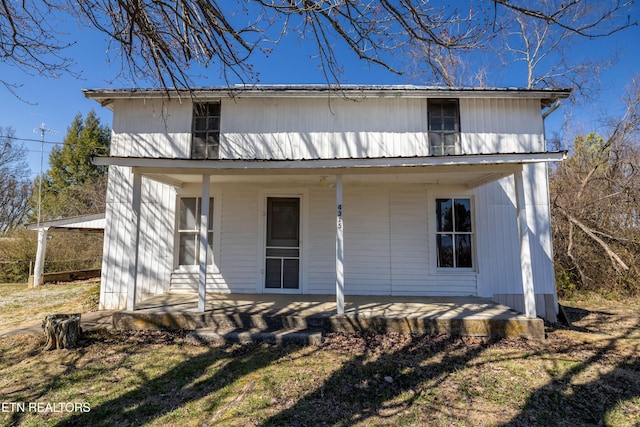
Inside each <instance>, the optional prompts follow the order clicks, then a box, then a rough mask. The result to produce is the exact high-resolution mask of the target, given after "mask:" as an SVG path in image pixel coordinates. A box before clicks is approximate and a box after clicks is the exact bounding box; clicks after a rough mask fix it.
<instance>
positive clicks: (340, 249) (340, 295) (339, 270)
mask: <svg viewBox="0 0 640 427" xmlns="http://www.w3.org/2000/svg"><path fill="white" fill-rule="evenodd" d="M343 225H344V224H343V222H342V175H336V306H337V313H338V314H344V230H343Z"/></svg>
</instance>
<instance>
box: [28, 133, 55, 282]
mask: <svg viewBox="0 0 640 427" xmlns="http://www.w3.org/2000/svg"><path fill="white" fill-rule="evenodd" d="M33 132H34V133H38V132H39V133H40V135H41V137H42V138H41V140H40V176H39V178H38V249H37V251H36V262H35V267H34V270H33V286H34V287H36V286H40V285H42V284H43V283H44V258H45V251H46V249H47V230H48V227H41V226H40V222H41V217H42V177H43V165H44V134H45V133H46V132H49V133H53V134H58V132H56V131H54V130H51V129H47V128H46V127H45V125H44V123H42V124H41V125H40V126H38V127H37V128H35V129H34V130H33Z"/></svg>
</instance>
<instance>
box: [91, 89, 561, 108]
mask: <svg viewBox="0 0 640 427" xmlns="http://www.w3.org/2000/svg"><path fill="white" fill-rule="evenodd" d="M570 92H571V89H527V88H515V87H503V88H486V87H441V86H415V85H339V86H338V85H320V84H306V85H230V86H211V87H198V88H193V89H191V90H176V89H159V88H146V89H145V88H123V89H84V90H83V93H84V95H85V97H87V98H90V99H94V100H96V101H98V102H100V103H102V104H103V105H108V104H109V103H110V102H111V101H113V100H115V99H131V98H141V99H142V98H147V99H148V98H178V99H181V98H188V99H191V98H193V99H207V98H220V97H230V98H253V97H259V98H260V97H283V98H287V97H290V98H294V97H298V98H313V97H327V96H332V95H335V96H337V97H345V98H356V99H358V98H368V97H375V98H385V97H405V98H406V97H409V98H427V97H451V98H464V97H467V98H534V99H540V100H542V103H543V104H544V105H547V104H550V103H552V102H554V101H555V100H557V99H560V98H567V97H568V96H569V94H570Z"/></svg>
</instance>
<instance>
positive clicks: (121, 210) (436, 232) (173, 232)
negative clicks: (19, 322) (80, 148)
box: [85, 85, 569, 321]
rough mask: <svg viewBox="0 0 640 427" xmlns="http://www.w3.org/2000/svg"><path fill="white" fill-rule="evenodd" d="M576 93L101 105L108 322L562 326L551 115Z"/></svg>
mask: <svg viewBox="0 0 640 427" xmlns="http://www.w3.org/2000/svg"><path fill="white" fill-rule="evenodd" d="M568 95H569V90H565V89H562V90H527V89H486V88H454V89H443V88H433V87H418V86H342V87H340V88H332V87H328V86H316V85H302V86H280V85H269V86H251V87H230V88H229V87H214V88H203V89H199V90H195V91H193V92H192V93H186V92H184V93H176V92H170V93H167V92H166V91H164V90H156V89H152V90H141V89H117V90H111V89H97V90H86V91H85V96H87V97H89V98H91V99H94V100H96V101H97V102H100V103H101V105H103V106H106V107H108V108H109V109H111V110H112V111H113V134H112V143H111V154H110V156H109V157H95V158H94V163H95V164H99V165H108V166H110V167H109V185H108V194H107V211H106V228H105V245H104V260H103V269H102V289H101V294H100V306H101V308H103V309H125V308H126V309H128V310H133V309H135V304H136V301H141V300H143V299H145V298H148V297H151V296H154V295H158V294H162V293H166V292H179V291H189V292H198V294H199V310H201V311H204V307H205V299H206V293H207V292H221V293H229V292H230V293H254V294H255V293H265V294H266V293H293V294H332V295H333V294H335V295H336V302H337V311H338V313H340V312H341V310H342V309H343V304H344V298H345V295H346V296H347V298H348V296H349V295H398V296H417V295H420V296H469V295H471V296H478V297H485V298H490V299H493V300H495V301H496V302H499V303H502V304H506V305H508V306H510V307H513V308H515V309H516V310H519V311H521V312H523V313H525V314H526V315H527V316H529V317H535V316H536V315H537V316H541V317H544V318H546V319H548V320H551V321H555V319H556V314H557V296H556V288H555V279H554V271H553V253H552V241H551V226H550V213H549V193H548V180H547V167H548V165H547V163H548V162H554V161H559V160H562V159H563V158H564V156H565V153H564V152H549V151H547V149H546V143H545V137H544V120H543V112H544V111H545V110H546V109H548V108H549V107H550V106H551V105H552V104H553V103H554V102H555V101H557V100H558V99H561V98H566V97H567V96H568Z"/></svg>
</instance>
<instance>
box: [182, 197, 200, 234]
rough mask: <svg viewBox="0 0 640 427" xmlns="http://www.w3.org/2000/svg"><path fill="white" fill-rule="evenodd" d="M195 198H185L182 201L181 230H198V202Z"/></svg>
mask: <svg viewBox="0 0 640 427" xmlns="http://www.w3.org/2000/svg"><path fill="white" fill-rule="evenodd" d="M196 200H197V199H196V198H195V197H183V198H182V199H180V224H179V225H178V228H179V229H180V230H197V224H198V221H197V218H198V211H197V202H196Z"/></svg>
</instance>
